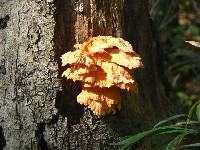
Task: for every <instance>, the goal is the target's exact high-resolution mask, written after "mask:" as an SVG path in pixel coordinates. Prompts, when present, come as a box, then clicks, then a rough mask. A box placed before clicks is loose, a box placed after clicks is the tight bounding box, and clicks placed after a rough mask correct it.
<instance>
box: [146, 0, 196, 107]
mask: <svg viewBox="0 0 200 150" xmlns="http://www.w3.org/2000/svg"><path fill="white" fill-rule="evenodd" d="M149 3H150V15H151V18H152V20H153V22H154V24H155V26H156V28H157V30H158V31H159V34H160V35H159V37H158V40H159V42H160V44H161V45H160V47H161V48H162V49H163V53H164V58H163V59H164V70H165V74H166V76H167V78H168V81H169V82H170V85H171V88H170V89H171V90H172V91H173V92H171V93H172V95H171V96H172V98H173V99H177V100H178V101H177V103H179V104H180V105H179V108H180V110H185V109H187V108H188V106H191V105H192V104H193V103H194V102H195V101H197V100H198V99H199V98H198V96H199V95H200V76H199V73H200V51H199V48H195V47H192V46H191V45H189V44H187V43H186V42H185V41H188V40H189V41H200V17H199V16H200V9H199V8H200V1H199V0H165V1H162V0H150V2H149Z"/></svg>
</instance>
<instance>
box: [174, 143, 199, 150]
mask: <svg viewBox="0 0 200 150" xmlns="http://www.w3.org/2000/svg"><path fill="white" fill-rule="evenodd" d="M187 147H200V143H194V144H188V145H183V146H179V147H177V150H178V149H183V148H187Z"/></svg>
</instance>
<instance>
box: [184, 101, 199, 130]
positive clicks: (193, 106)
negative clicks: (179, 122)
mask: <svg viewBox="0 0 200 150" xmlns="http://www.w3.org/2000/svg"><path fill="white" fill-rule="evenodd" d="M198 104H200V100H199V101H197V102H196V103H195V104H194V105H192V107H191V108H190V110H189V113H188V117H187V121H186V122H187V123H189V122H190V119H191V117H192V114H193V112H194V110H195V108H196V106H197V105H198ZM186 127H187V124H186Z"/></svg>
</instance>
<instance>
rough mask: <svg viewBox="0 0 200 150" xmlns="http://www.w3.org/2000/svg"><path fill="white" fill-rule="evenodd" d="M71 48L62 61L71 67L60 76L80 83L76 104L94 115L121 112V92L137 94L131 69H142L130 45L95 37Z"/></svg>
mask: <svg viewBox="0 0 200 150" xmlns="http://www.w3.org/2000/svg"><path fill="white" fill-rule="evenodd" d="M74 49H75V51H70V52H67V53H65V54H63V55H62V56H61V59H62V66H65V65H67V64H70V65H71V67H69V68H68V69H67V70H65V71H64V72H63V74H62V76H63V77H66V78H67V79H70V80H73V81H77V80H79V81H81V82H82V92H81V93H80V94H79V95H78V96H77V102H78V103H80V104H83V105H85V106H87V107H88V108H90V109H91V110H92V111H93V113H94V114H95V115H97V116H104V115H106V114H109V113H113V114H114V113H115V112H116V109H118V110H120V109H121V94H120V93H121V92H120V91H121V89H124V90H131V91H134V92H137V83H136V81H135V80H134V79H133V78H132V76H133V74H132V69H134V68H140V67H142V66H143V65H142V62H141V58H140V57H139V56H138V55H137V54H136V52H135V51H134V50H133V47H132V46H131V44H130V43H129V42H127V41H125V40H123V39H122V38H115V37H112V36H97V37H93V38H90V39H88V40H87V41H86V42H84V43H83V44H76V45H75V46H74Z"/></svg>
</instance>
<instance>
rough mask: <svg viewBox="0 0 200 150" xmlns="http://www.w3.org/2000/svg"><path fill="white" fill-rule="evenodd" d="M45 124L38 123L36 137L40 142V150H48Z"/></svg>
mask: <svg viewBox="0 0 200 150" xmlns="http://www.w3.org/2000/svg"><path fill="white" fill-rule="evenodd" d="M44 131H45V123H38V124H37V130H36V131H35V136H36V139H37V142H38V150H48V147H47V142H46V141H45V139H44V134H43V133H44Z"/></svg>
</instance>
